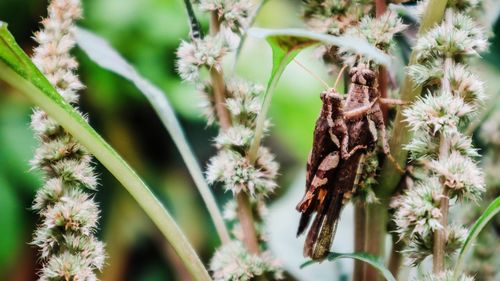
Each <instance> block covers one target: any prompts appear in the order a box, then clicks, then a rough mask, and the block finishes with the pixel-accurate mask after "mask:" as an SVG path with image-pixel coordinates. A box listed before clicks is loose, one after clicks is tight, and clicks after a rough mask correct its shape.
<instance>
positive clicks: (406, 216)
mask: <svg viewBox="0 0 500 281" xmlns="http://www.w3.org/2000/svg"><path fill="white" fill-rule="evenodd" d="M474 2H477V1H474ZM422 5H426V3H423V4H422ZM471 5H472V6H476V4H474V5H473V4H472V2H471V1H450V2H449V3H448V7H447V10H446V12H445V13H446V16H445V19H444V20H443V21H442V22H441V24H440V25H437V26H436V27H434V28H432V29H431V30H430V31H428V32H427V33H426V34H424V35H423V36H422V37H420V38H419V40H418V41H417V42H416V45H415V47H414V51H415V52H416V58H417V64H416V65H413V66H411V67H409V69H408V74H409V76H410V77H411V78H412V80H413V82H414V84H415V85H417V86H421V87H422V88H423V89H424V93H425V96H424V97H422V98H419V99H417V100H416V101H415V102H414V103H413V104H412V105H411V106H410V107H409V108H407V109H405V110H404V112H403V114H404V116H405V117H406V122H407V123H408V125H409V127H410V128H411V130H412V132H413V133H414V137H413V138H412V140H411V142H410V143H409V144H408V145H407V146H406V147H405V148H406V149H407V150H408V151H409V152H410V159H411V160H414V161H416V162H417V164H418V163H420V164H423V167H422V171H423V173H425V176H424V177H422V179H420V180H419V182H418V184H417V185H416V186H414V187H413V188H412V189H411V190H409V191H407V192H406V193H405V194H403V195H402V196H400V197H397V198H396V199H395V200H394V202H393V207H394V208H396V211H395V214H394V221H395V223H396V225H397V230H396V232H397V233H398V234H399V236H400V238H401V239H402V240H404V241H405V242H406V244H407V248H406V250H405V251H404V253H406V254H407V257H408V258H409V259H410V261H411V263H412V264H413V265H418V264H419V263H421V262H422V261H423V260H424V259H425V258H426V257H427V256H429V255H431V254H433V242H434V238H433V233H436V232H438V231H442V232H443V233H444V241H445V245H444V253H445V254H446V255H447V256H451V255H452V254H453V253H454V252H455V251H456V250H457V249H459V248H460V247H461V245H462V243H463V241H464V236H465V234H466V230H465V229H464V228H462V227H461V226H457V225H453V224H452V225H448V222H447V221H446V216H443V213H442V212H443V206H442V205H441V204H443V203H442V202H443V201H442V200H441V199H442V198H446V197H447V198H449V199H450V202H452V203H454V202H461V201H463V200H464V199H471V200H474V201H476V200H478V199H479V198H480V196H481V195H482V193H483V192H484V191H485V182H484V176H483V173H482V171H481V169H480V168H479V167H478V165H477V163H476V162H475V161H474V160H473V159H474V157H477V156H478V153H477V150H476V149H474V147H473V146H472V141H471V138H470V137H468V136H466V135H465V134H463V133H462V132H461V128H463V127H464V126H463V125H465V124H467V122H468V121H469V119H470V117H471V116H473V115H474V114H476V112H477V111H478V109H479V108H480V106H481V105H482V104H483V103H484V99H485V94H484V87H483V83H482V82H481V81H480V80H479V79H478V78H477V77H476V75H474V74H473V73H472V71H471V70H469V68H468V66H467V65H466V59H467V58H469V57H471V56H477V55H478V53H479V52H481V51H484V50H485V49H486V47H487V43H486V42H487V41H486V38H485V37H484V33H485V32H484V30H483V29H482V28H480V27H479V26H478V25H477V23H476V22H475V20H474V19H473V18H471V17H470V16H469V15H466V14H465V13H463V12H460V11H463V9H465V8H466V7H471ZM453 199H457V200H453ZM444 208H448V207H447V206H446V207H444ZM446 274H448V273H443V276H441V277H439V276H434V277H432V278H431V277H429V278H430V279H429V278H427V279H425V280H448V279H447V278H448V277H446V276H445V275H446ZM433 278H434V279H433ZM436 278H437V279H436ZM450 278H451V276H450Z"/></svg>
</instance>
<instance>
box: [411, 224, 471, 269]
mask: <svg viewBox="0 0 500 281" xmlns="http://www.w3.org/2000/svg"><path fill="white" fill-rule="evenodd" d="M466 237H467V230H466V229H465V228H464V227H462V226H459V225H455V224H452V225H449V226H448V227H447V228H446V229H445V246H444V253H445V256H446V257H447V258H448V259H451V258H452V257H453V255H454V254H455V253H456V252H457V250H459V249H460V248H461V247H462V245H463V243H464V242H465V239H466ZM432 249H433V236H432V235H426V236H424V235H420V234H416V235H415V236H414V237H413V238H412V239H411V240H410V241H409V243H408V245H407V247H406V248H405V249H404V250H403V251H402V253H403V255H404V256H405V257H406V259H407V263H408V264H410V265H411V266H417V265H419V264H420V263H422V262H423V261H424V259H425V258H427V257H429V256H431V255H432Z"/></svg>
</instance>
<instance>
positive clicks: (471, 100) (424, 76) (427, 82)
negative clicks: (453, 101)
mask: <svg viewBox="0 0 500 281" xmlns="http://www.w3.org/2000/svg"><path fill="white" fill-rule="evenodd" d="M443 63H444V62H443V60H441V59H437V60H435V61H432V62H428V63H426V64H414V65H412V66H410V67H408V75H410V77H411V78H412V79H413V81H414V82H415V84H416V85H418V86H422V87H436V86H442V85H441V83H442V81H443V78H444V76H445V75H444V70H443ZM446 78H447V79H448V81H449V83H450V90H451V91H452V93H453V94H454V95H456V96H459V97H461V98H462V99H463V100H464V102H466V103H467V104H469V105H471V106H474V107H475V108H477V107H479V106H480V105H482V104H483V103H484V101H485V100H486V94H485V91H484V83H483V82H482V81H481V80H480V79H479V77H477V76H476V75H475V74H473V73H472V72H471V71H470V70H468V69H467V67H466V66H465V65H463V64H457V63H452V65H451V66H450V67H449V69H448V73H447V77H446Z"/></svg>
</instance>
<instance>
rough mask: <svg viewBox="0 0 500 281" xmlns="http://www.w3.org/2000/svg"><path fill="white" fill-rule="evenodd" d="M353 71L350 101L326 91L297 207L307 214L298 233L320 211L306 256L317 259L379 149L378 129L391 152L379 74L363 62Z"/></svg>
mask: <svg viewBox="0 0 500 281" xmlns="http://www.w3.org/2000/svg"><path fill="white" fill-rule="evenodd" d="M349 75H350V77H351V87H350V89H349V93H348V96H347V100H346V101H345V105H344V104H343V101H342V98H341V97H340V95H338V94H337V93H335V92H334V91H333V90H327V91H325V92H323V93H322V94H321V99H322V100H323V108H322V110H321V113H320V117H319V118H318V120H317V122H316V127H315V131H314V141H313V148H312V151H311V153H310V156H309V160H308V163H307V175H306V193H305V195H304V197H303V199H302V200H301V201H300V202H299V204H298V205H297V210H298V211H299V212H301V213H302V215H301V219H300V223H299V228H298V231H297V235H300V234H302V233H303V232H304V231H305V229H306V228H307V226H308V225H309V222H310V221H311V217H312V215H313V213H316V217H315V219H314V221H313V223H312V225H311V227H310V230H309V232H308V234H307V237H306V242H305V244H304V255H305V256H308V257H311V258H313V259H319V260H320V259H323V258H324V257H325V256H326V255H327V253H328V251H329V250H330V247H331V244H332V242H333V237H334V235H335V230H336V227H337V224H338V220H339V217H340V212H341V210H342V208H343V206H344V205H345V204H346V202H347V201H348V200H349V199H350V198H351V196H352V194H353V192H354V191H355V188H356V186H357V182H356V181H357V178H358V175H359V167H360V165H361V163H362V162H363V159H364V157H365V155H366V154H367V153H370V152H373V151H374V149H375V145H376V143H377V140H378V137H377V135H378V132H379V131H380V133H381V138H382V143H383V151H384V153H385V154H387V155H389V156H390V153H389V145H388V142H387V139H386V136H385V123H384V119H383V114H382V111H381V108H380V103H382V102H384V101H381V100H380V97H379V92H378V90H377V80H376V75H375V73H374V72H373V71H372V70H370V69H369V68H368V67H367V66H366V65H363V64H360V65H358V66H357V67H354V68H353V69H352V70H351V71H350V73H349ZM389 102H390V103H393V102H392V101H389ZM384 103H385V102H384Z"/></svg>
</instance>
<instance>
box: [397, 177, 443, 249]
mask: <svg viewBox="0 0 500 281" xmlns="http://www.w3.org/2000/svg"><path fill="white" fill-rule="evenodd" d="M441 198H442V190H441V185H440V182H439V179H438V178H436V177H431V178H428V179H426V180H423V181H421V182H419V183H418V184H417V185H416V186H415V187H414V188H412V189H410V190H407V191H406V192H405V194H404V195H401V196H398V197H396V198H395V199H394V200H393V201H392V202H391V207H392V208H395V209H396V212H395V214H394V218H393V220H394V222H395V223H396V226H397V230H396V232H397V233H398V235H399V237H400V239H403V240H406V239H410V240H411V239H412V238H414V237H415V235H418V236H420V237H426V236H428V235H429V234H430V233H432V231H434V230H437V229H439V228H441V227H442V226H441V224H440V223H439V219H440V218H441V216H442V214H441V211H440V210H439V203H440V200H441Z"/></svg>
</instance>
